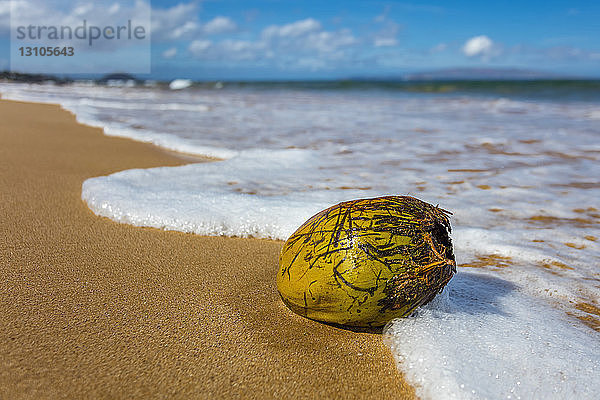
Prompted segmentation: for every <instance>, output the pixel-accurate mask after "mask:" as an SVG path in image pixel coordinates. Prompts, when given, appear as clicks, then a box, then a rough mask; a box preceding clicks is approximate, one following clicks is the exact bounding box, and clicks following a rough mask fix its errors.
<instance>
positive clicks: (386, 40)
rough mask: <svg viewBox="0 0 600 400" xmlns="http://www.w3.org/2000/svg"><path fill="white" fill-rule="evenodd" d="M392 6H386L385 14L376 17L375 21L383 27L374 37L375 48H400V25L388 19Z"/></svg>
mask: <svg viewBox="0 0 600 400" xmlns="http://www.w3.org/2000/svg"><path fill="white" fill-rule="evenodd" d="M389 13H390V6H389V5H388V6H386V7H385V9H384V10H383V12H382V13H381V14H380V15H378V16H376V17H375V19H374V21H375V22H376V23H377V24H378V25H380V26H381V28H380V29H379V31H378V32H377V33H376V34H375V35H374V37H373V45H374V46H375V47H394V46H398V39H397V36H398V32H399V31H400V24H397V23H396V22H394V21H392V20H391V19H389V18H388V15H389Z"/></svg>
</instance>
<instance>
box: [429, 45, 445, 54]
mask: <svg viewBox="0 0 600 400" xmlns="http://www.w3.org/2000/svg"><path fill="white" fill-rule="evenodd" d="M447 48H448V45H447V44H446V43H438V44H436V45H435V46H433V47H432V48H431V49H429V52H430V53H431V54H435V53H441V52H442V51H445V50H446V49H447Z"/></svg>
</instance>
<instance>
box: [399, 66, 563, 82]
mask: <svg viewBox="0 0 600 400" xmlns="http://www.w3.org/2000/svg"><path fill="white" fill-rule="evenodd" d="M561 78H562V79H564V78H569V77H568V76H565V75H559V74H555V73H551V72H545V71H534V70H526V69H518V68H447V69H439V70H433V71H425V72H417V73H412V74H407V75H404V76H403V77H402V79H403V80H407V81H440V80H529V79H531V80H540V79H561Z"/></svg>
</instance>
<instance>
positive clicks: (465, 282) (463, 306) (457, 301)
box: [322, 272, 517, 334]
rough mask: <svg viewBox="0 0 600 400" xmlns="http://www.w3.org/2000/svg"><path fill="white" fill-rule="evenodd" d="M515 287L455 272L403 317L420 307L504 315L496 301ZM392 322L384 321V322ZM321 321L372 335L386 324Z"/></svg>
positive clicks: (515, 287)
mask: <svg viewBox="0 0 600 400" xmlns="http://www.w3.org/2000/svg"><path fill="white" fill-rule="evenodd" d="M516 289H517V286H516V285H515V284H513V283H511V282H509V281H506V280H504V279H501V278H496V277H493V276H487V275H482V274H478V273H471V272H458V273H457V274H456V275H454V277H453V278H452V279H451V280H450V282H449V283H448V285H447V286H446V288H445V289H444V292H442V293H440V294H438V295H437V296H436V297H435V299H433V301H431V302H430V303H428V304H426V305H424V306H421V307H419V308H418V309H417V310H415V312H414V313H413V314H411V315H410V316H408V317H406V318H419V311H420V310H422V309H428V310H431V311H434V312H436V311H439V312H442V313H448V314H457V313H465V314H470V315H477V314H497V315H503V316H508V314H507V313H506V312H505V311H503V310H502V309H501V308H500V306H499V304H498V300H499V299H500V298H502V297H505V296H507V295H509V294H510V293H511V292H512V291H514V290H516ZM393 321H394V320H392V321H390V322H388V324H390V323H391V322H393ZM322 323H325V324H326V325H329V326H333V327H335V328H339V329H344V330H349V331H352V332H357V333H372V334H383V333H384V332H385V331H386V329H387V326H388V325H387V324H386V325H385V326H378V327H356V326H346V325H339V324H333V323H326V322H322Z"/></svg>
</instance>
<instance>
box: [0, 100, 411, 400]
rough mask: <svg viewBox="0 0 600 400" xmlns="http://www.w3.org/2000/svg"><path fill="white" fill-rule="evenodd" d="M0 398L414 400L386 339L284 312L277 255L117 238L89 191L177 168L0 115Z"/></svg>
mask: <svg viewBox="0 0 600 400" xmlns="http://www.w3.org/2000/svg"><path fill="white" fill-rule="evenodd" d="M0 118H1V121H2V123H1V124H0V142H1V143H2V146H0V166H1V170H2V173H1V174H0V186H1V188H2V189H1V190H0V196H1V197H0V209H1V210H2V213H1V215H2V218H1V219H0V274H1V276H2V285H0V398H7V399H8V398H10V399H19V398H128V399H129V398H259V399H264V398H372V399H387V398H390V399H391V398H394V399H398V398H414V397H415V396H414V390H413V389H412V388H411V387H410V386H408V385H407V384H406V383H405V382H404V380H403V378H402V376H401V375H400V373H399V372H398V371H397V369H396V367H395V364H394V360H393V358H392V355H391V353H390V351H389V350H388V348H386V347H385V345H384V344H383V343H382V340H381V336H380V335H377V334H373V333H356V332H351V331H347V330H343V329H339V328H335V327H331V326H327V325H324V324H320V323H317V322H314V321H310V320H307V319H304V318H302V317H299V316H297V315H295V314H293V313H292V312H291V311H289V310H288V309H287V308H286V307H285V306H284V305H283V303H282V302H281V301H280V299H279V296H278V294H277V291H276V288H275V279H274V273H275V271H276V269H277V263H278V255H279V251H280V248H281V245H282V243H281V242H278V241H268V240H257V239H236V238H223V237H200V236H196V235H191V234H183V233H178V232H165V231H160V230H156V229H150V228H136V227H131V226H127V225H121V224H117V223H115V222H112V221H110V220H108V219H106V218H100V217H97V216H95V215H94V214H92V212H91V211H90V210H89V209H88V208H87V207H86V205H85V204H84V203H83V201H82V200H81V198H80V195H81V184H82V182H83V181H84V180H85V179H87V178H89V177H94V176H99V175H106V174H109V173H113V172H116V171H120V170H124V169H130V168H148V167H153V166H167V165H181V164H184V163H187V162H188V161H186V160H185V159H184V158H180V157H177V156H176V155H173V154H168V153H166V152H164V151H162V150H160V149H158V148H156V147H153V146H150V145H145V144H140V143H136V142H132V141H130V140H127V139H118V138H109V137H106V136H104V135H102V132H101V130H100V129H96V128H90V127H86V126H83V125H79V124H77V123H76V121H75V118H74V116H73V115H72V114H70V113H68V112H66V111H63V110H61V109H60V108H59V107H58V106H53V105H40V104H29V103H19V102H9V101H0Z"/></svg>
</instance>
